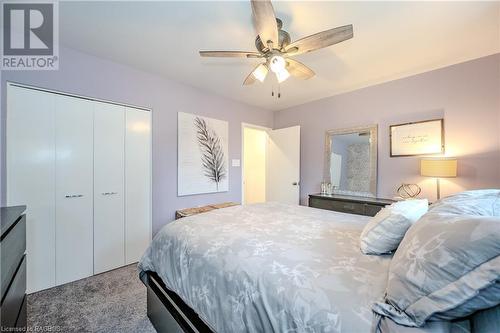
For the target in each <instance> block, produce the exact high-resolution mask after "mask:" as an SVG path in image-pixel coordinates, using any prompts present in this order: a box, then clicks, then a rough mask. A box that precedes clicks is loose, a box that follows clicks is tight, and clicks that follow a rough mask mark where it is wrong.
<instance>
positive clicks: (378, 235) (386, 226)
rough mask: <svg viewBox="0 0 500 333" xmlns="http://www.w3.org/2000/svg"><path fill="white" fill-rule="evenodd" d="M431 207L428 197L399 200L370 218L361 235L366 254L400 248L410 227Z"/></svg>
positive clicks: (362, 247) (362, 248) (363, 249)
mask: <svg viewBox="0 0 500 333" xmlns="http://www.w3.org/2000/svg"><path fill="white" fill-rule="evenodd" d="M428 209H429V202H428V201H427V199H410V200H405V201H398V202H396V203H393V204H392V205H390V206H387V207H385V208H382V210H380V212H378V214H377V215H375V216H374V217H372V218H371V219H370V222H368V224H367V225H366V226H365V228H364V229H363V232H362V233H361V237H360V245H361V251H362V252H363V253H365V254H384V253H389V252H391V251H394V250H396V249H397V248H398V246H399V243H401V240H402V239H403V237H404V235H405V233H406V231H407V230H408V228H410V227H411V225H412V224H413V223H415V222H416V221H417V220H418V219H419V218H420V217H422V215H424V214H425V213H426V212H427V210H428Z"/></svg>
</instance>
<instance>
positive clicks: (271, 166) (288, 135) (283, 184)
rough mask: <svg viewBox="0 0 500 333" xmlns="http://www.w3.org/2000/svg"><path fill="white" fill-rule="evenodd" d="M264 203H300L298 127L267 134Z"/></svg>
mask: <svg viewBox="0 0 500 333" xmlns="http://www.w3.org/2000/svg"><path fill="white" fill-rule="evenodd" d="M268 135H269V142H268V147H267V175H266V201H277V202H283V203H288V204H294V205H298V204H299V201H300V126H292V127H287V128H281V129H277V130H272V131H269V132H268Z"/></svg>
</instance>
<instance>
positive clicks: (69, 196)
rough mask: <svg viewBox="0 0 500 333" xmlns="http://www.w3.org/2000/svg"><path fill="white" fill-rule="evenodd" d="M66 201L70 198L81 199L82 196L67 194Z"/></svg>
mask: <svg viewBox="0 0 500 333" xmlns="http://www.w3.org/2000/svg"><path fill="white" fill-rule="evenodd" d="M65 197H66V198H67V199H71V198H81V197H83V194H68V195H66V196H65Z"/></svg>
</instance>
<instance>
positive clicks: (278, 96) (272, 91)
mask: <svg viewBox="0 0 500 333" xmlns="http://www.w3.org/2000/svg"><path fill="white" fill-rule="evenodd" d="M271 96H272V97H274V85H272V86H271ZM276 97H277V98H281V86H280V85H279V84H278V93H277V94H276Z"/></svg>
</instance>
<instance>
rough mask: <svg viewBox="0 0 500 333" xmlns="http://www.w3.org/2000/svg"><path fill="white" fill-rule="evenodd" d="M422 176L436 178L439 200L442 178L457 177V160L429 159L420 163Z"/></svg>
mask: <svg viewBox="0 0 500 333" xmlns="http://www.w3.org/2000/svg"><path fill="white" fill-rule="evenodd" d="M420 175H422V176H424V177H434V178H436V185H437V198H438V200H439V199H440V198H441V193H440V192H441V189H440V185H439V179H440V178H453V177H456V176H457V159H456V158H432V159H431V158H428V159H422V160H421V161H420Z"/></svg>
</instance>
